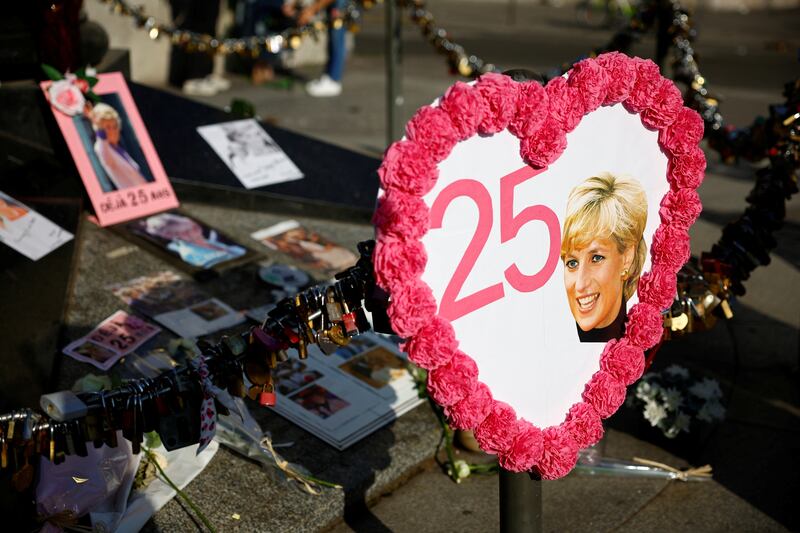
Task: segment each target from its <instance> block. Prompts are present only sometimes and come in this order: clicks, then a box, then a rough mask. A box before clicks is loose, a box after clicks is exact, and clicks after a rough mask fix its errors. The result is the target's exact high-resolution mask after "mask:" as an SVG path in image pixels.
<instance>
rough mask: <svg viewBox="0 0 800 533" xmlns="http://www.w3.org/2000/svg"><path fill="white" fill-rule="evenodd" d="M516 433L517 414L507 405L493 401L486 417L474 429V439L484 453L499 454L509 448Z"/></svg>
mask: <svg viewBox="0 0 800 533" xmlns="http://www.w3.org/2000/svg"><path fill="white" fill-rule="evenodd" d="M517 431H518V428H517V413H515V412H514V409H513V408H512V407H511V406H510V405H508V404H507V403H504V402H498V401H495V402H494V405H493V406H492V410H491V411H490V412H489V414H488V415H487V417H486V418H485V419H484V420H483V422H481V423H480V425H478V427H476V428H475V439H476V440H477V441H478V444H480V445H481V449H482V450H483V451H485V452H486V453H499V452H504V451H506V450H508V449H509V448H510V447H511V444H512V443H513V441H514V437H515V436H516V435H517Z"/></svg>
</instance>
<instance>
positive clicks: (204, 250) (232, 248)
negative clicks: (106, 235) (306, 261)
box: [113, 211, 256, 279]
mask: <svg viewBox="0 0 800 533" xmlns="http://www.w3.org/2000/svg"><path fill="white" fill-rule="evenodd" d="M113 229H114V230H115V231H117V232H119V233H120V234H122V235H123V236H124V237H126V238H128V239H129V240H131V241H133V242H135V243H136V244H138V245H140V246H142V247H144V248H146V249H148V250H150V251H151V252H154V253H156V254H159V255H162V256H164V257H166V258H167V259H168V260H169V261H170V262H172V263H173V264H175V265H177V266H179V267H181V268H183V269H184V270H187V271H189V272H191V273H192V274H193V275H194V277H195V278H198V279H205V278H209V277H213V276H215V275H216V274H217V273H218V272H219V271H221V270H224V269H226V268H229V267H232V266H235V265H240V264H242V263H245V262H247V261H250V260H251V259H253V258H254V257H255V256H256V253H255V252H254V251H252V250H250V249H248V248H247V247H245V246H244V245H242V244H239V243H238V242H236V241H234V240H233V239H232V238H231V237H229V236H227V235H225V234H224V233H222V232H221V231H219V230H217V229H215V228H212V227H211V226H209V225H208V224H206V223H204V222H202V221H200V220H198V219H197V218H195V217H193V216H191V215H189V214H187V213H184V212H182V211H169V212H166V213H159V214H157V215H151V216H149V217H145V218H142V219H139V220H133V221H131V222H126V223H124V224H120V225H118V226H115V227H114V228H113Z"/></svg>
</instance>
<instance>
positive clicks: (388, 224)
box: [372, 190, 430, 240]
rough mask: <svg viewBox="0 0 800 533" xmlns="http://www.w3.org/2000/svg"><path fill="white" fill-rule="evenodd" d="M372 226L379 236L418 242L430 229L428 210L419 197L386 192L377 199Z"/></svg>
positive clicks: (397, 192) (395, 191)
mask: <svg viewBox="0 0 800 533" xmlns="http://www.w3.org/2000/svg"><path fill="white" fill-rule="evenodd" d="M372 224H373V225H374V226H375V227H376V228H377V230H378V234H379V236H383V235H391V236H393V237H397V238H400V239H411V240H419V239H421V238H422V236H423V235H425V234H426V233H427V232H428V228H429V227H430V209H428V205H427V204H426V203H425V202H424V201H423V200H422V198H420V197H419V196H414V195H411V194H408V193H404V192H402V191H398V190H394V191H388V192H386V193H385V194H384V195H383V196H381V197H380V198H379V199H378V206H377V207H376V208H375V214H373V215H372Z"/></svg>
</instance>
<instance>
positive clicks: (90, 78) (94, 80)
mask: <svg viewBox="0 0 800 533" xmlns="http://www.w3.org/2000/svg"><path fill="white" fill-rule="evenodd" d="M85 79H86V81H87V82H88V83H89V87H94V86H95V85H97V82H98V81H100V80H98V79H97V78H95V77H94V76H86V78H85Z"/></svg>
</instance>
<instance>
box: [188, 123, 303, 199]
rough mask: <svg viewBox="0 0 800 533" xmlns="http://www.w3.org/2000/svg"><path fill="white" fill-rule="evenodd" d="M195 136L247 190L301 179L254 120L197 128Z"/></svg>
mask: <svg viewBox="0 0 800 533" xmlns="http://www.w3.org/2000/svg"><path fill="white" fill-rule="evenodd" d="M197 132H198V133H199V134H200V136H201V137H203V139H205V141H206V142H207V143H208V144H209V145H210V146H211V148H212V149H213V150H214V152H216V154H217V155H218V156H219V157H220V158H221V159H222V160H223V161H224V162H225V165H226V166H227V167H228V168H229V169H230V171H231V172H233V174H234V175H235V176H236V177H237V178H238V179H239V181H240V182H241V183H242V185H244V186H245V188H247V189H253V188H257V187H263V186H266V185H274V184H276V183H282V182H285V181H292V180H296V179H300V178H302V177H303V173H302V172H301V171H300V169H298V168H297V166H296V165H295V164H294V163H293V162H292V160H291V159H289V157H288V156H287V155H286V153H285V152H284V151H283V150H282V149H281V147H280V146H278V144H277V143H276V142H275V140H274V139H273V138H272V137H270V135H269V133H267V132H266V131H265V130H264V128H262V127H261V124H259V123H258V121H256V120H254V119H245V120H234V121H232V122H223V123H221V124H211V125H208V126H201V127H199V128H197Z"/></svg>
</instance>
